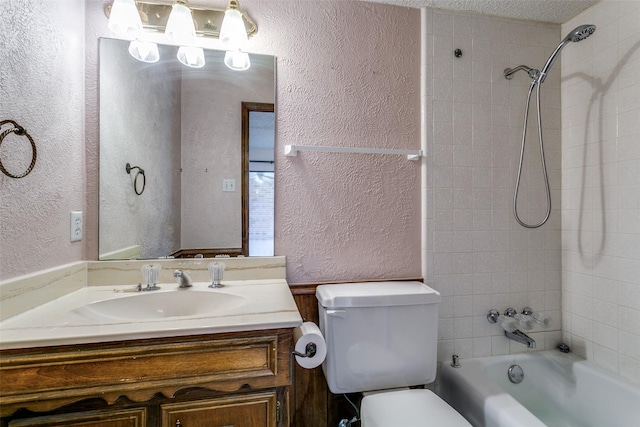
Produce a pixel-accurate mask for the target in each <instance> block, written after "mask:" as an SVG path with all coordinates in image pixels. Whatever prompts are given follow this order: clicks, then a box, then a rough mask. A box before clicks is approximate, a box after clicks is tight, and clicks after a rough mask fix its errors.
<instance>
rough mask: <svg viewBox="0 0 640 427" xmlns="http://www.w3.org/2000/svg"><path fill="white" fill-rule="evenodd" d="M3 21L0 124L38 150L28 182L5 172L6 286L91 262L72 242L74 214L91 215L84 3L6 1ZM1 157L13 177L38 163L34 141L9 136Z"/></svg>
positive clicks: (0, 178) (0, 186) (1, 240)
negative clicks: (18, 130) (22, 133)
mask: <svg viewBox="0 0 640 427" xmlns="http://www.w3.org/2000/svg"><path fill="white" fill-rule="evenodd" d="M2 20H3V23H2V25H0V64H1V65H0V121H2V120H7V119H12V120H15V121H16V122H18V123H19V124H20V125H22V126H23V127H24V128H25V129H26V130H27V131H28V132H29V134H30V135H31V136H32V137H33V140H34V142H35V144H36V146H37V150H38V158H37V163H36V165H35V168H34V169H33V171H32V172H31V173H30V174H29V175H28V176H26V177H25V178H22V179H12V178H9V177H7V176H5V175H4V174H1V173H0V279H5V278H9V277H14V276H17V275H20V274H25V273H29V272H33V271H37V270H42V269H45V268H49V267H53V266H57V265H61V264H66V263H69V262H73V261H77V260H81V259H84V258H85V245H84V242H77V243H71V242H70V236H69V234H70V212H71V211H72V210H80V211H85V218H86V214H87V212H86V210H85V204H84V197H85V174H86V172H87V171H86V164H85V153H84V117H85V114H84V112H85V104H84V102H85V96H84V95H85V92H84V44H85V39H84V2H83V1H81V0H63V1H56V2H52V1H49V0H25V1H20V2H2ZM10 127H11V126H6V127H5V126H3V127H2V130H3V131H4V130H5V129H9V128H10ZM0 158H1V159H2V162H3V164H4V165H5V167H6V168H7V169H8V170H9V171H12V172H13V173H21V172H22V171H24V170H25V169H26V167H27V166H28V165H29V162H30V160H31V149H30V144H29V142H28V140H27V139H26V138H24V137H20V138H17V137H16V136H15V134H13V133H12V134H11V135H9V136H7V138H6V139H5V140H4V141H3V143H2V146H1V147H0ZM89 172H90V173H91V174H92V175H94V171H93V170H91V169H90V170H89ZM95 177H96V178H97V174H95Z"/></svg>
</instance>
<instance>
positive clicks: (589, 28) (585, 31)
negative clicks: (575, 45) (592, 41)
mask: <svg viewBox="0 0 640 427" xmlns="http://www.w3.org/2000/svg"><path fill="white" fill-rule="evenodd" d="M595 32H596V26H595V25H580V26H579V27H576V28H574V29H573V30H572V31H571V32H570V33H569V34H567V37H565V40H569V41H572V42H579V41H582V40H584V39H586V38H587V37H589V36H590V35H591V34H593V33H595Z"/></svg>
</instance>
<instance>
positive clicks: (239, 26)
mask: <svg viewBox="0 0 640 427" xmlns="http://www.w3.org/2000/svg"><path fill="white" fill-rule="evenodd" d="M247 40H248V37H247V29H246V27H245V26H244V21H243V20H242V13H240V11H239V10H238V9H231V8H229V9H227V10H226V11H225V12H224V19H223V20H222V25H221V26H220V41H221V42H222V44H223V45H224V47H225V49H227V50H239V49H243V48H244V47H245V45H246V44H247Z"/></svg>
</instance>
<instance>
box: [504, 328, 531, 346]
mask: <svg viewBox="0 0 640 427" xmlns="http://www.w3.org/2000/svg"><path fill="white" fill-rule="evenodd" d="M504 336H505V337H507V338H509V339H510V340H514V341H516V342H519V343H520V344H524V345H526V346H527V348H536V341H535V340H534V339H533V338H531V337H530V336H529V335H527V334H525V333H524V332H522V331H521V330H520V329H516V330H515V331H513V332H509V331H504Z"/></svg>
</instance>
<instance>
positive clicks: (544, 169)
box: [513, 80, 551, 228]
mask: <svg viewBox="0 0 640 427" xmlns="http://www.w3.org/2000/svg"><path fill="white" fill-rule="evenodd" d="M536 86H537V91H536V104H537V108H536V110H537V114H538V141H539V145H540V161H541V163H542V175H543V176H544V185H545V190H546V192H547V213H546V215H545V217H544V219H543V220H542V222H540V223H538V224H527V223H525V222H523V221H522V220H521V219H520V217H519V216H518V192H519V190H520V177H521V175H522V163H523V160H524V147H525V144H526V139H527V123H528V120H529V104H530V103H531V93H532V92H533V89H534V88H535V87H536ZM550 215H551V190H550V189H549V175H548V174H547V165H546V162H545V158H544V143H543V141H542V118H541V116H540V84H539V83H538V80H533V81H532V82H531V86H530V87H529V95H527V105H526V106H525V110H524V124H523V126H522V144H521V147H520V161H519V163H518V178H517V180H516V189H515V191H514V194H513V216H514V217H515V219H516V221H518V224H520V225H521V226H523V227H526V228H538V227H540V226H542V225H544V223H546V222H547V220H548V219H549V216H550Z"/></svg>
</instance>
